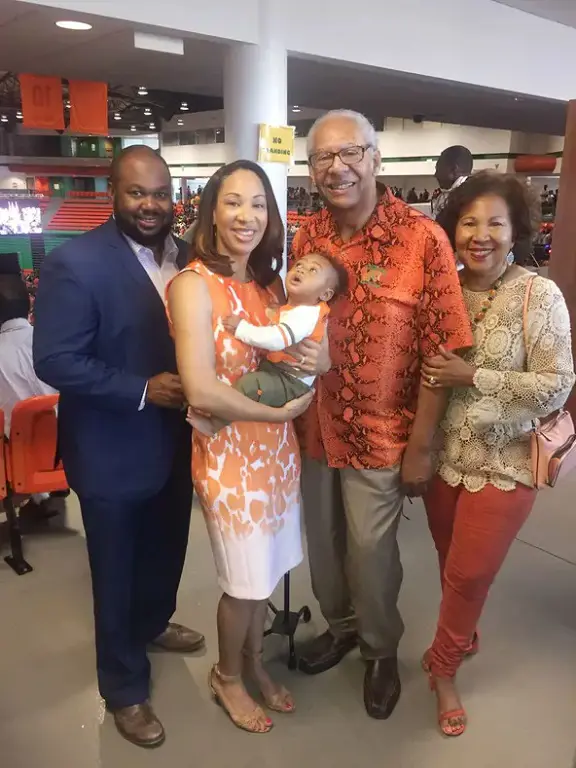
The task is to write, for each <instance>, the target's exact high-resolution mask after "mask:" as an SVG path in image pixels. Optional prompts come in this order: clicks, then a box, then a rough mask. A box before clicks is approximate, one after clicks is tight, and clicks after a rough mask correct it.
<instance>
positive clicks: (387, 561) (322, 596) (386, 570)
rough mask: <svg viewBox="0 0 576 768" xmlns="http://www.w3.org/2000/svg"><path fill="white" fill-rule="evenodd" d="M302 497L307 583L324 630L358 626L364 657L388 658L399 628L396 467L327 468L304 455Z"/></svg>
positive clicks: (399, 511)
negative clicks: (326, 625) (317, 603)
mask: <svg viewBox="0 0 576 768" xmlns="http://www.w3.org/2000/svg"><path fill="white" fill-rule="evenodd" d="M302 495H303V501H304V518H305V522H306V534H307V539H308V557H309V560H310V572H311V575H312V589H313V591H314V595H315V597H316V599H317V600H318V602H319V604H320V609H321V611H322V614H323V616H324V618H325V619H326V621H327V622H328V625H329V627H330V630H331V631H332V633H333V634H334V635H335V636H336V637H343V636H345V635H347V634H352V633H356V632H357V633H358V636H359V640H360V648H361V651H362V655H363V656H364V658H366V659H380V658H386V657H388V656H394V655H395V654H396V652H397V649H398V644H399V642H400V638H401V637H402V635H403V633H404V623H403V621H402V618H401V616H400V612H399V610H398V594H399V592H400V586H401V584H402V564H401V562H400V552H399V549H398V542H397V538H396V534H397V531H398V523H399V521H400V516H401V514H402V505H403V501H404V497H403V494H402V492H401V489H400V468H399V467H393V468H391V469H381V470H358V469H352V468H351V467H347V468H345V469H331V468H330V467H328V466H327V464H325V463H322V462H318V461H314V460H313V459H309V458H304V459H303V463H302Z"/></svg>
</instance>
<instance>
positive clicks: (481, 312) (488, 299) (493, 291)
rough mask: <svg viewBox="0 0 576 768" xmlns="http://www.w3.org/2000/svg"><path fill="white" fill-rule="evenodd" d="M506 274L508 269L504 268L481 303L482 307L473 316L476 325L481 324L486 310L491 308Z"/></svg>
mask: <svg viewBox="0 0 576 768" xmlns="http://www.w3.org/2000/svg"><path fill="white" fill-rule="evenodd" d="M506 272H508V267H506V269H505V270H504V272H502V274H501V275H500V277H499V278H498V279H497V280H495V281H494V282H493V283H492V286H491V288H490V290H489V291H488V296H486V298H485V299H484V301H483V302H482V306H481V307H480V309H479V310H478V312H476V314H475V315H474V322H475V323H476V324H478V323H481V322H482V320H484V318H485V317H486V313H487V312H488V310H489V309H490V307H491V306H492V303H493V301H494V299H495V298H496V294H497V293H498V289H499V288H500V287H501V286H502V283H503V282H504V277H505V276H506Z"/></svg>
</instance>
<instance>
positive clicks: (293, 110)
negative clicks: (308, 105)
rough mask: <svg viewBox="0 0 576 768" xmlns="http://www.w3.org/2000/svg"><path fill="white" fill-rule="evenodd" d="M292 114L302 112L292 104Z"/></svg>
mask: <svg viewBox="0 0 576 768" xmlns="http://www.w3.org/2000/svg"><path fill="white" fill-rule="evenodd" d="M292 112H302V110H301V109H300V107H299V106H298V105H297V104H294V106H293V107H292Z"/></svg>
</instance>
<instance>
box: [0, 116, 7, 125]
mask: <svg viewBox="0 0 576 768" xmlns="http://www.w3.org/2000/svg"><path fill="white" fill-rule="evenodd" d="M0 121H1V122H3V123H7V122H8V118H7V117H6V115H2V117H0Z"/></svg>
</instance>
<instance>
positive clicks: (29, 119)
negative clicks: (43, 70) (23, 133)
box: [19, 75, 64, 131]
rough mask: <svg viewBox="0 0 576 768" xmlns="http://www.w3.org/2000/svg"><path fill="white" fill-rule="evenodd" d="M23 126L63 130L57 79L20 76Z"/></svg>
mask: <svg viewBox="0 0 576 768" xmlns="http://www.w3.org/2000/svg"><path fill="white" fill-rule="evenodd" d="M19 80H20V93H21V95H22V115H23V121H22V122H23V125H24V126H25V127H26V128H48V129H50V130H52V131H63V130H64V105H63V104H62V81H61V80H60V78H59V77H41V76H40V75H20V77H19Z"/></svg>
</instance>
